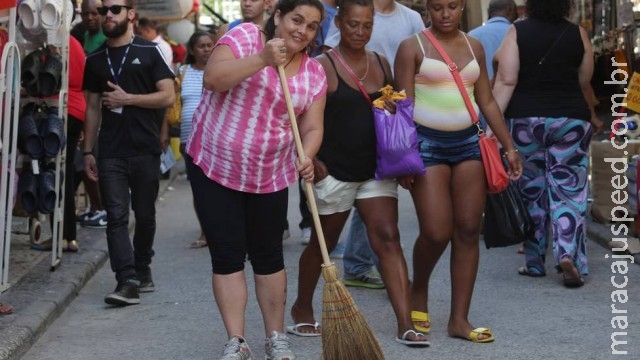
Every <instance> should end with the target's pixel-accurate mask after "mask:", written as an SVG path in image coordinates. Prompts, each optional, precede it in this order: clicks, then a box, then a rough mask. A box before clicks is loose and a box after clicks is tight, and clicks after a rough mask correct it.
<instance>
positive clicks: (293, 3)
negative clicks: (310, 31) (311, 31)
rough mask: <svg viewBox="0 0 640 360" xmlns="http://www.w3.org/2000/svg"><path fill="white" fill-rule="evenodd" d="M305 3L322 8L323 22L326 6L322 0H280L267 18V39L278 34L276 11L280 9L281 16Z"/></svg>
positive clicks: (265, 27)
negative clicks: (275, 18)
mask: <svg viewBox="0 0 640 360" xmlns="http://www.w3.org/2000/svg"><path fill="white" fill-rule="evenodd" d="M303 5H308V6H313V7H315V8H316V9H318V10H320V22H322V18H323V17H324V6H323V5H322V3H321V2H320V0H280V1H278V5H276V8H275V9H274V11H273V14H271V16H270V17H269V20H267V23H266V24H265V25H264V33H265V34H266V35H267V39H273V37H274V36H275V34H276V24H275V20H274V17H275V13H276V11H278V10H280V17H283V16H285V15H286V14H288V13H290V12H291V11H293V10H294V9H295V8H297V7H298V6H303ZM314 38H315V37H314Z"/></svg>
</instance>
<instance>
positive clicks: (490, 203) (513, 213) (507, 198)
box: [484, 182, 535, 249]
mask: <svg viewBox="0 0 640 360" xmlns="http://www.w3.org/2000/svg"><path fill="white" fill-rule="evenodd" d="M534 236H535V234H534V228H533V221H532V220H531V216H530V215H529V211H528V210H527V207H526V206H525V204H524V202H523V201H522V197H521V196H520V191H519V190H518V188H517V186H516V184H515V183H514V182H509V186H507V189H506V190H505V191H503V192H500V193H496V194H487V201H486V204H485V209H484V244H485V246H486V247H487V249H489V248H492V247H505V246H511V245H516V244H520V243H522V242H524V241H525V240H527V239H533V238H534Z"/></svg>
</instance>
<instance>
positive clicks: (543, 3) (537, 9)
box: [525, 0, 572, 21]
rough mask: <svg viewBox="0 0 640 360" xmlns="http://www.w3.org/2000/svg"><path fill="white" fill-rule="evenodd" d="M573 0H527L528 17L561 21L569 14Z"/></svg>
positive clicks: (526, 10)
mask: <svg viewBox="0 0 640 360" xmlns="http://www.w3.org/2000/svg"><path fill="white" fill-rule="evenodd" d="M571 1H572V0H527V2H526V4H525V12H526V13H527V17H530V18H533V19H538V20H543V21H560V20H562V19H564V18H565V17H567V16H569V14H570V12H571Z"/></svg>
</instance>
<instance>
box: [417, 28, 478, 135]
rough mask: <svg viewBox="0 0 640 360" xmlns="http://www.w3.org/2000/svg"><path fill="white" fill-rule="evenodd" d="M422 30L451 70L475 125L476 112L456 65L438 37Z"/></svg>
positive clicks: (476, 122) (476, 121)
mask: <svg viewBox="0 0 640 360" xmlns="http://www.w3.org/2000/svg"><path fill="white" fill-rule="evenodd" d="M422 32H423V33H424V35H425V36H426V37H427V39H429V41H431V44H433V47H434V48H435V49H436V50H437V51H438V53H439V54H440V56H441V57H442V59H443V60H444V61H445V62H446V63H447V66H448V67H449V71H451V74H452V75H453V78H454V79H455V80H456V84H457V85H458V89H460V95H462V99H463V100H464V104H465V105H466V106H467V110H468V111H469V115H471V120H472V121H473V123H474V124H476V125H477V124H478V114H477V113H476V110H475V109H474V108H473V105H472V104H471V99H470V98H469V94H467V89H465V87H464V84H463V83H462V78H461V77H460V72H459V71H458V65H456V64H455V63H454V62H453V61H451V58H450V57H449V55H447V53H446V52H445V51H444V49H443V48H442V45H440V42H439V41H438V39H436V37H435V36H433V34H432V33H431V31H428V30H427V29H424V30H422Z"/></svg>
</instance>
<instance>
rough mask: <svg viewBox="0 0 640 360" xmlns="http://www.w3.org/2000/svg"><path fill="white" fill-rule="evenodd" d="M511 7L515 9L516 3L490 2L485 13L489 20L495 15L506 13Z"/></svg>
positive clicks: (497, 0) (498, 0)
mask: <svg viewBox="0 0 640 360" xmlns="http://www.w3.org/2000/svg"><path fill="white" fill-rule="evenodd" d="M511 7H514V8H515V7H516V3H515V2H514V1H513V0H491V2H490V3H489V7H488V8H487V13H488V15H489V18H491V17H492V16H494V15H495V14H500V13H503V12H505V11H508V10H509V9H511Z"/></svg>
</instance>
